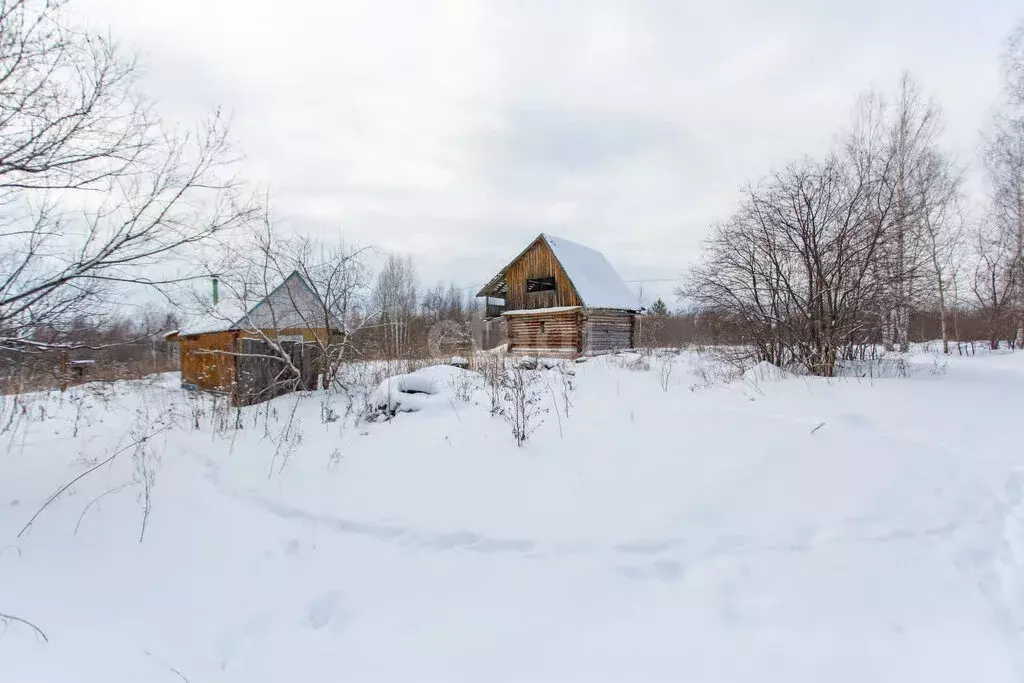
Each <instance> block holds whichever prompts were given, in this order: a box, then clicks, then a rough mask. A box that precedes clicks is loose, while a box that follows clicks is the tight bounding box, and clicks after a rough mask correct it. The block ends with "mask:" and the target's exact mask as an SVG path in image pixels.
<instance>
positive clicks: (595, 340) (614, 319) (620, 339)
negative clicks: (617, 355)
mask: <svg viewBox="0 0 1024 683" xmlns="http://www.w3.org/2000/svg"><path fill="white" fill-rule="evenodd" d="M635 341H636V315H634V314H633V313H630V312H628V311H611V310H600V309H596V310H595V309H590V310H587V311H586V313H585V314H584V318H583V344H582V346H583V353H584V354H586V355H588V356H593V355H597V354H601V353H611V352H613V351H621V350H623V349H632V348H634V347H635V346H636V344H635Z"/></svg>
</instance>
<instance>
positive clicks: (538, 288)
mask: <svg viewBox="0 0 1024 683" xmlns="http://www.w3.org/2000/svg"><path fill="white" fill-rule="evenodd" d="M553 291H555V278H553V277H537V278H530V279H529V280H527V281H526V293H527V294H532V293H533V292H553Z"/></svg>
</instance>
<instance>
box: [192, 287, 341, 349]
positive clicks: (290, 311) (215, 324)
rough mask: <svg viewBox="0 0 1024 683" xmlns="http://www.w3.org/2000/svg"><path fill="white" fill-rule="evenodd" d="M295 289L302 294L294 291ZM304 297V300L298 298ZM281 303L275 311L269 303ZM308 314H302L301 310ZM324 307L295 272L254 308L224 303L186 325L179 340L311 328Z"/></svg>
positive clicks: (237, 303) (221, 302)
mask: <svg viewBox="0 0 1024 683" xmlns="http://www.w3.org/2000/svg"><path fill="white" fill-rule="evenodd" d="M290 288H295V289H297V290H298V291H297V292H296V291H291V290H290ZM297 294H301V295H302V296H297ZM275 298H276V299H277V300H278V301H277V305H276V307H274V308H273V309H272V310H268V309H267V306H270V304H269V303H268V302H271V301H273V300H274V299H275ZM300 307H301V308H303V309H305V310H298V309H299V308H300ZM318 307H319V308H320V309H322V307H323V303H321V302H320V297H319V296H317V294H316V292H314V291H313V289H312V288H311V287H310V286H309V284H308V283H307V282H306V280H305V279H304V278H303V277H302V276H301V275H300V274H299V272H298V271H294V272H292V274H291V275H289V276H288V277H286V278H285V279H284V281H282V282H281V284H279V285H278V286H277V287H275V288H274V289H273V291H271V292H270V293H269V294H268V295H267V296H265V297H263V298H262V299H260V300H259V301H257V302H256V303H255V304H254V305H251V306H247V305H245V304H243V303H242V302H239V301H232V300H229V299H224V300H221V301H220V302H219V303H218V304H217V305H216V306H214V307H212V308H208V309H207V310H205V311H203V312H201V313H200V314H198V315H196V316H195V317H193V318H192V319H191V320H189V321H188V322H186V323H185V324H184V325H182V327H181V329H180V330H178V334H179V336H187V335H194V334H211V333H214V332H227V331H229V330H240V329H252V328H259V329H269V328H275V327H276V328H277V329H287V328H303V327H309V326H310V320H312V319H314V318H315V317H317V315H318V314H319V311H318V310H317V309H318Z"/></svg>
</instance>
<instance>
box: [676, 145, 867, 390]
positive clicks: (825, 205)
mask: <svg viewBox="0 0 1024 683" xmlns="http://www.w3.org/2000/svg"><path fill="white" fill-rule="evenodd" d="M869 190H870V188H869V187H868V186H867V185H866V183H865V182H864V179H863V178H862V177H861V176H860V175H859V174H858V173H857V172H856V168H855V167H852V166H851V165H850V164H847V163H844V161H843V160H842V159H840V158H839V157H836V156H831V157H829V158H826V159H824V160H822V161H814V160H805V161H804V162H801V163H798V164H793V165H791V166H789V167H787V168H786V169H785V170H784V171H782V172H779V173H776V174H774V175H773V176H771V177H770V178H769V179H767V180H766V181H764V182H763V183H762V184H760V185H758V186H752V187H748V188H747V189H746V191H745V192H744V195H745V196H744V201H743V203H742V205H741V208H740V210H739V211H738V212H737V213H736V214H734V216H733V217H732V218H731V219H730V220H729V221H727V222H726V223H723V224H721V225H719V226H717V227H716V228H715V229H714V232H713V236H712V238H711V240H710V241H709V242H708V244H707V247H706V250H705V257H704V261H703V262H702V263H701V264H700V265H699V266H698V267H697V268H696V269H695V270H694V272H693V274H692V277H691V279H690V282H689V283H688V285H687V286H686V287H685V288H683V289H681V290H680V291H679V292H678V294H679V295H680V296H681V297H686V298H688V299H690V300H692V301H694V302H695V303H697V305H698V306H700V307H701V308H702V309H703V310H705V311H712V312H715V313H716V314H717V315H719V316H723V317H726V318H728V319H731V320H732V321H734V322H735V323H736V329H737V330H739V331H740V334H741V335H742V338H741V341H742V342H743V343H745V344H747V345H748V346H749V348H751V349H752V351H753V353H754V355H755V357H756V359H757V360H766V361H769V362H771V363H773V364H776V365H780V366H785V365H799V366H802V367H803V368H805V369H806V370H807V371H809V372H811V373H813V374H819V375H824V376H831V375H832V374H834V372H835V368H836V363H837V361H838V360H839V357H840V354H841V353H842V352H843V351H844V349H847V348H849V347H850V346H852V345H853V344H854V343H855V342H856V341H857V340H858V339H859V338H860V335H862V334H863V332H864V328H865V311H866V310H867V309H868V308H869V306H870V305H871V304H872V303H873V302H874V301H875V300H877V291H876V288H877V281H876V280H875V279H874V278H873V277H872V276H871V265H872V263H873V261H874V259H875V257H876V255H877V253H878V251H879V249H880V245H881V243H882V240H883V231H882V230H881V228H880V227H879V223H878V222H877V221H875V220H872V212H871V204H870V201H869V199H870V197H871V194H870V191H869Z"/></svg>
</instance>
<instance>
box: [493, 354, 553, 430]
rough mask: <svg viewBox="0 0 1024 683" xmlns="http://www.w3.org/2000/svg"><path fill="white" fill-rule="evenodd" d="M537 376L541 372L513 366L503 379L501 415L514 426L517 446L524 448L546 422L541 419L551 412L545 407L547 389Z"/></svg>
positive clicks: (510, 366)
mask: <svg viewBox="0 0 1024 683" xmlns="http://www.w3.org/2000/svg"><path fill="white" fill-rule="evenodd" d="M537 373H538V371H537V370H527V369H525V368H523V367H521V366H519V365H509V366H508V368H507V371H506V373H505V376H504V377H503V378H502V383H501V392H502V394H501V395H502V407H501V412H500V414H501V416H502V417H503V418H504V419H505V421H506V422H508V424H509V426H511V427H512V436H513V438H514V439H515V440H516V445H517V446H522V445H523V444H524V443H525V442H526V440H527V439H528V438H529V437H530V435H531V434H533V432H534V431H536V429H537V428H538V427H540V425H541V424H542V422H543V420H542V418H541V416H542V415H544V414H545V413H547V412H548V409H547V408H546V407H544V405H543V403H544V396H543V390H542V388H541V380H540V377H538V374H537Z"/></svg>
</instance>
